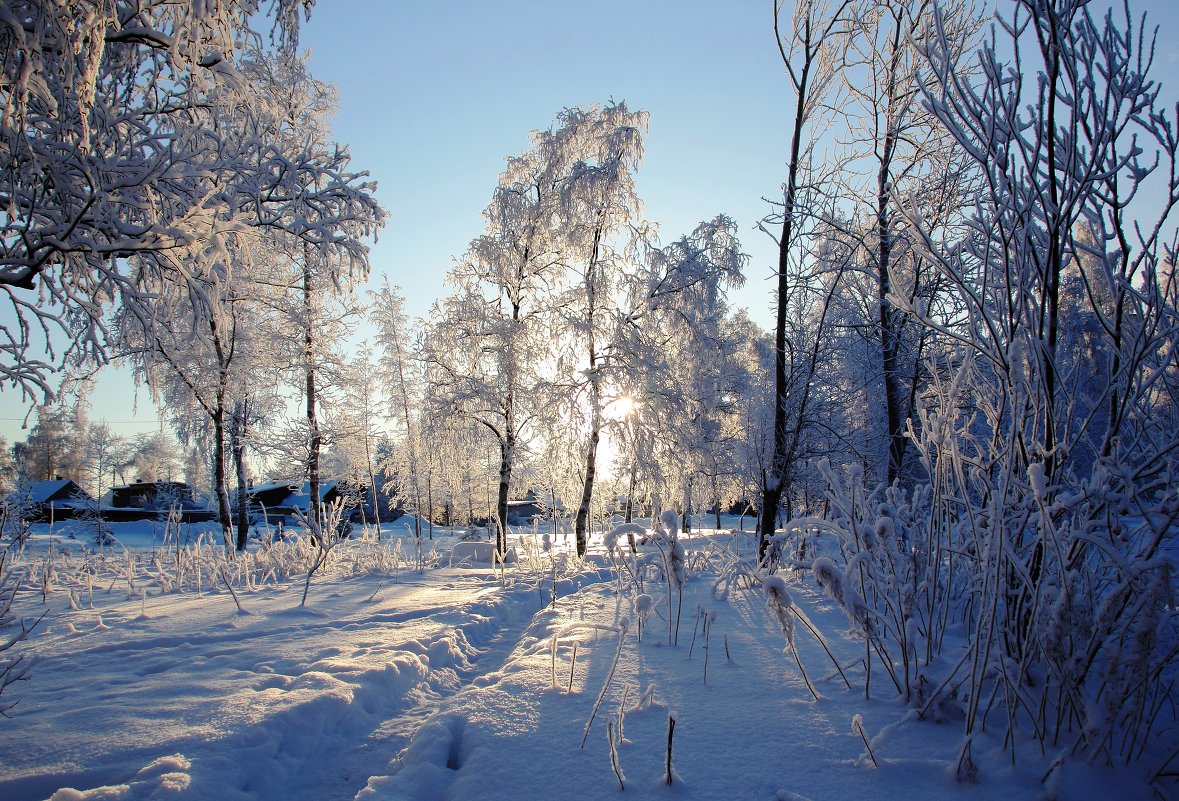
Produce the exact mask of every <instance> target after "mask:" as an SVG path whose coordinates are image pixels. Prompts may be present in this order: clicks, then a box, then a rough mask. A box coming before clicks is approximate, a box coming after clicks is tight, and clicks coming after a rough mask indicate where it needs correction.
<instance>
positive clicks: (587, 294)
mask: <svg viewBox="0 0 1179 801" xmlns="http://www.w3.org/2000/svg"><path fill="white" fill-rule="evenodd" d="M558 124H559V127H558V128H556V131H555V135H556V136H557V137H558V139H559V143H558V144H559V146H560V147H561V148H563V149H565V150H567V151H568V156H567V160H568V163H570V164H571V170H570V172H569V174H568V177H567V179H566V180H565V181H564V186H563V187H562V189H561V196H562V197H561V210H560V215H561V217H560V224H561V225H562V226H563V228H564V237H565V242H564V244H563V258H564V261H565V266H566V269H567V273H566V278H565V285H566V289H565V292H564V293H563V294H564V296H563V297H562V298H561V300H560V308H561V318H562V321H561V326H560V330H561V332H562V337H563V340H564V341H563V342H561V347H562V349H563V352H561V353H560V354H559V355H558V357H557V365H558V370H559V371H560V375H561V379H560V380H561V381H562V382H564V384H565V388H564V397H563V399H562V401H561V405H562V407H563V408H564V414H565V416H566V417H567V419H569V420H570V421H571V422H572V424H573V426H574V430H575V432H576V436H577V437H579V438H580V439H581V441H582V443H583V444H582V445H581V446H580V448H579V450H580V457H581V469H580V473H581V481H580V485H581V488H580V490H581V491H580V493H579V497H578V498H576V509H577V512H576V515H575V519H574V535H575V537H576V542H577V551H578V554H584V553H585V550H586V547H587V545H588V542H589V540H588V536H589V517H590V508H591V504H592V503H593V495H594V481H595V479H596V477H597V470H598V445H599V442H600V440H601V436H602V427H603V425H604V418H603V410H604V408H605V406H606V403H607V402H608V400H609V392H608V387H607V382H608V380H609V370H608V365H609V360H610V351H611V350H612V340H613V339H614V338H615V337H616V336H617V335H618V324H619V318H620V307H621V306H622V304H623V303H624V298H623V295H622V290H623V284H624V282H625V280H626V279H627V277H628V276H629V275H632V274H633V273H635V272H636V271H637V263H638V253H637V250H636V248H637V246H638V244H639V238H638V236H637V233H638V229H639V227H640V226H641V219H642V218H641V214H642V209H641V207H640V206H641V204H640V201H639V198H638V194H637V192H636V189H635V184H634V171H635V169H636V168H637V167H638V164H639V161H640V160H641V159H642V156H643V133H644V131H645V130H646V128H647V113H646V112H644V111H634V112H632V111H630V110H629V109H628V108H627V107H626V104H625V103H611V104H610V105H607V106H605V107H601V108H599V107H596V106H594V107H590V108H589V109H581V108H573V109H567V110H566V111H564V112H563V113H562V114H561V115H560V117H559V118H558Z"/></svg>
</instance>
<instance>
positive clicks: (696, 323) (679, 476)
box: [611, 215, 747, 522]
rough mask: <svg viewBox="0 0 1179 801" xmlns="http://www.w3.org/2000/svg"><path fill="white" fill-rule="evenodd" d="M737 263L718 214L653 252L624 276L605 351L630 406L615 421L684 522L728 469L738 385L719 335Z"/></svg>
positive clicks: (728, 346)
mask: <svg viewBox="0 0 1179 801" xmlns="http://www.w3.org/2000/svg"><path fill="white" fill-rule="evenodd" d="M746 260H747V257H746V256H745V255H744V254H743V253H742V252H741V246H740V243H739V242H738V241H737V236H736V224H735V223H734V222H733V221H732V220H731V219H729V218H728V217H726V216H724V215H719V216H717V217H715V218H713V219H712V220H708V221H706V222H702V223H700V224H699V225H698V226H697V227H696V228H695V230H693V231H692V233H691V234H687V235H685V236H682V237H680V238H679V239H677V240H676V241H674V242H672V243H671V244H669V245H667V246H665V247H653V248H652V249H651V250H650V253H649V255H648V260H647V262H648V263H647V265H646V266H645V269H644V270H643V271H641V272H640V273H638V274H637V275H635V276H633V278H632V280H631V286H630V288H629V300H628V304H629V310H628V311H627V313H626V314H625V315H624V317H623V320H622V326H621V333H620V335H619V337H618V341H617V343H616V344H615V345H614V347H613V350H612V354H611V365H612V371H613V372H615V373H616V374H617V376H616V379H615V383H616V384H617V386H618V389H619V391H621V392H623V393H624V395H623V397H627V398H634V399H638V400H639V403H638V405H637V407H636V409H635V410H634V411H633V412H632V414H633V417H634V418H635V419H633V420H626V421H624V422H625V423H626V424H627V425H629V426H631V427H632V429H633V428H634V427H635V426H636V425H637V426H639V427H641V428H642V429H643V433H644V434H646V435H647V437H648V441H647V443H646V445H645V450H646V453H644V454H643V457H644V461H645V462H647V467H648V469H654V470H655V471H656V472H657V475H655V476H652V478H657V481H656V483H657V484H659V485H661V486H660V487H659V494H660V495H662V497H664V498H666V499H667V500H668V501H669V502H675V503H677V504H678V505H680V507H681V509H682V511H683V514H684V516H685V521H686V522H687V521H688V520H689V519H690V514H691V510H692V508H693V502H694V499H695V498H697V497H701V498H709V500H711V501H712V502H714V503H719V497H718V496H719V483H720V480H721V476H722V475H726V476H727V475H728V474H729V473H731V472H732V471H731V466H730V465H729V458H730V455H731V454H730V449H731V446H732V445H733V441H732V439H731V438H729V437H728V436H727V432H728V429H727V428H726V427H725V425H724V417H725V416H727V415H728V414H730V413H732V412H733V411H734V404H735V402H736V398H735V394H734V393H735V392H737V391H738V390H739V389H740V387H739V386H738V383H739V378H738V372H739V367H738V364H737V363H736V362H735V361H734V360H733V359H732V358H731V357H732V356H733V355H734V353H733V351H734V350H735V344H736V343H734V342H733V341H731V340H728V339H726V337H725V319H726V310H727V306H726V301H725V290H726V289H729V288H732V287H736V286H740V285H741V283H742V282H743V281H744V276H743V275H742V269H743V267H744V265H745V262H746ZM631 445H632V448H633V447H636V446H637V445H638V437H637V436H635V435H632V436H631ZM636 462H637V460H636ZM632 464H634V463H632ZM631 492H633V488H632V490H631ZM710 493H711V496H712V497H710ZM629 494H630V493H628V495H629Z"/></svg>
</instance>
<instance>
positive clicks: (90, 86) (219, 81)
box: [0, 0, 313, 398]
mask: <svg viewBox="0 0 1179 801" xmlns="http://www.w3.org/2000/svg"><path fill="white" fill-rule="evenodd" d="M312 1H313V0H276V2H273V3H270V4H268V5H269V8H270V10H271V12H272V14H273V18H272V19H273V23H274V27H273V29H272V31H271V35H272V39H273V41H274V42H275V43H276V44H277V45H278V46H279V47H280V48H282V49H288V48H294V47H295V46H296V45H297V41H298V30H299V15H300V11H301V10H302V11H304V12H305V11H308V10H309V9H310V6H311V2H312ZM261 5H262V4H261V3H260V2H258V0H223V2H217V3H212V4H209V3H206V4H204V5H203V6H201V13H196V12H195V11H194V7H192V6H190V5H186V4H176V3H170V2H148V3H142V2H140V3H133V2H123V0H117V1H116V2H107V3H85V4H82V6H80V7H75V6H74V5H68V4H61V3H57V2H48V0H17V2H9V3H5V4H3V6H2V7H0V52H3V53H4V54H5V55H4V57H3V59H0V107H2V108H3V112H2V113H0V150H2V151H3V152H4V153H5V159H4V167H3V170H0V203H2V205H3V207H4V209H5V214H4V215H3V219H2V220H0V293H2V294H3V296H4V298H5V300H6V301H7V303H8V305H9V307H10V309H11V312H12V316H11V317H10V318H9V320H8V321H7V322H6V323H5V324H4V325H3V326H0V343H2V345H0V350H2V351H3V357H2V360H0V379H2V380H3V381H4V382H5V383H7V384H9V385H11V386H13V387H16V388H18V389H20V390H21V391H22V393H24V396H25V397H29V398H33V397H36V396H38V395H41V396H49V395H52V393H53V387H52V386H51V384H50V378H51V375H52V374H53V372H54V371H55V370H56V369H60V368H61V367H62V366H64V365H66V364H69V363H73V362H80V361H97V362H99V363H102V362H105V360H106V359H107V342H106V334H107V328H106V322H105V320H104V317H105V315H106V313H107V312H108V311H109V310H110V309H111V308H112V307H113V306H114V305H115V304H116V303H118V302H120V299H122V300H123V301H124V302H128V301H130V302H138V303H142V304H145V305H150V303H151V300H152V295H151V293H150V291H148V290H146V289H145V288H143V287H142V286H141V285H139V284H138V283H137V282H136V280H135V277H134V273H133V272H130V271H129V268H130V267H131V266H132V265H133V263H134V262H136V261H138V260H140V259H143V258H156V262H157V264H158V265H159V266H160V267H161V268H162V269H169V270H170V269H174V267H173V266H172V265H175V264H181V263H183V262H184V260H185V257H186V256H187V255H189V254H192V253H194V252H197V251H200V250H202V249H204V248H205V247H206V246H207V245H208V244H209V243H215V242H219V241H220V240H221V238H222V237H223V236H225V235H226V234H227V233H230V232H233V231H236V230H240V229H241V228H242V227H243V225H245V224H246V223H244V222H243V221H242V220H241V219H240V217H239V216H238V215H236V214H226V213H225V209H226V208H227V207H229V208H234V209H240V208H241V207H242V204H247V205H255V204H256V205H257V206H259V207H262V208H266V209H268V214H271V216H273V215H277V214H281V211H280V210H281V209H282V208H283V207H285V206H287V205H288V199H287V198H286V197H285V196H284V193H282V192H267V191H262V192H259V191H256V188H257V187H259V186H267V185H269V186H270V188H272V189H273V188H275V186H274V184H273V182H272V179H273V177H274V175H275V173H274V172H272V171H270V170H269V167H270V166H273V164H267V163H266V162H265V160H257V159H256V160H254V161H253V162H252V163H251V162H250V161H249V160H241V159H239V160H237V161H236V162H235V163H231V164H227V163H226V161H225V160H224V157H225V153H224V151H223V150H221V149H219V148H216V147H212V148H210V147H209V139H208V138H207V137H200V136H193V135H191V133H190V132H191V131H192V130H193V129H195V128H199V127H201V126H202V125H204V124H206V123H208V122H209V121H210V118H211V115H212V113H213V111H212V109H213V108H214V107H215V106H216V105H217V103H215V102H214V103H211V102H210V100H211V97H212V96H213V95H214V94H220V95H222V96H224V95H226V94H239V93H240V92H241V91H242V90H243V89H244V86H245V83H246V82H245V81H243V80H242V79H241V77H240V75H239V73H238V71H237V68H236V63H237V57H238V55H239V51H240V48H241V47H242V45H243V43H244V42H248V41H256V40H257V39H258V38H259V37H258V36H257V34H255V33H254V32H253V31H251V30H250V28H249V24H250V21H251V20H255V19H261V17H259V16H257V14H258V12H259V11H260V7H261ZM165 254H171V256H172V258H170V259H165V258H162V257H163V256H164V255H165ZM157 257H159V258H157Z"/></svg>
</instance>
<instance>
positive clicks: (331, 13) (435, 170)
mask: <svg viewBox="0 0 1179 801" xmlns="http://www.w3.org/2000/svg"><path fill="white" fill-rule="evenodd" d="M771 25H772V17H771V5H770V4H769V3H768V2H763V0H732V1H731V2H727V3H717V2H694V1H693V2H685V1H684V0H678V1H675V2H673V1H672V0H639V1H638V2H635V0H603V1H601V2H594V3H592V4H582V3H576V4H575V3H566V2H538V1H535V0H506V1H505V2H496V3H488V2H451V3H446V4H441V5H436V4H427V3H414V4H409V3H393V2H385V1H384V0H320V2H318V3H317V4H316V6H315V11H314V13H313V15H312V19H311V21H310V22H309V23H307V25H306V26H305V28H304V31H303V35H302V41H301V44H302V45H303V46H305V47H309V48H310V49H311V51H312V54H313V56H312V60H311V68H312V72H313V74H315V75H316V76H317V77H318V78H320V79H323V80H327V81H330V82H332V83H334V84H336V85H337V86H338V87H339V89H340V111H339V114H338V115H337V117H336V120H335V123H334V125H333V129H334V131H335V134H336V136H337V138H338V139H339V140H340V141H342V142H346V143H348V144H349V146H350V147H351V149H352V155H353V163H354V164H355V165H356V166H357V167H362V168H364V169H367V170H369V171H370V172H371V173H372V175H373V177H374V178H376V179H377V181H378V183H379V185H380V191H379V197H380V200H381V202H382V204H383V205H384V207H385V208H386V209H387V210H388V211H389V213H390V222H389V225H388V227H387V228H386V229H385V231H384V232H383V233H382V235H381V238H380V241H379V242H378V243H377V245H376V246H375V247H374V249H373V258H372V266H373V273H374V277H376V278H378V279H379V278H380V276H382V275H388V276H389V279H390V281H392V282H393V283H396V284H400V285H401V286H402V287H403V289H404V290H405V294H406V295H407V297H408V299H409V309H410V311H411V313H412V314H415V315H420V314H425V313H426V311H427V310H428V308H429V304H430V302H431V301H433V300H434V299H436V298H437V297H439V296H440V295H442V294H444V293H445V287H444V286H443V283H442V277H443V275H444V274H445V272H446V271H447V270H448V269H449V267H450V265H451V264H452V262H453V260H454V258H455V257H457V256H460V255H461V254H462V253H463V251H464V250H465V249H466V245H467V243H468V242H469V241H470V240H471V239H472V238H474V237H475V236H477V235H478V234H479V233H480V232H481V230H482V227H483V220H482V218H481V216H480V212H481V211H482V210H483V208H484V207H485V206H486V205H487V203H488V201H489V200H490V198H491V192H492V189H493V188H494V187H495V184H496V179H497V177H498V175H499V172H500V171H501V169H502V168H503V164H504V158H505V157H506V156H509V155H513V154H516V153H519V152H520V151H522V150H524V149H526V148H527V147H528V144H529V132H530V131H532V130H535V129H538V128H547V127H549V125H550V124H551V123H552V121H553V119H554V117H555V116H556V115H557V113H558V112H559V111H560V110H561V109H562V108H565V107H567V106H574V105H583V106H584V105H588V104H591V103H604V102H607V101H609V100H610V99H611V98H613V99H614V100H625V101H626V102H627V104H628V105H629V106H630V107H631V108H643V109H646V110H647V111H649V112H650V114H651V128H650V132H649V135H648V137H647V140H646V154H647V155H646V159H645V161H644V163H643V165H642V166H641V167H640V169H639V172H638V184H639V191H640V194H641V196H642V197H643V198H644V201H645V203H646V212H647V217H648V219H651V220H653V221H655V222H658V223H660V224H661V233H662V237H663V239H664V240H665V241H670V240H671V239H674V238H676V237H678V236H679V235H680V234H682V233H687V232H689V231H690V230H691V229H692V228H693V227H695V225H696V223H698V222H699V221H701V220H704V219H710V218H711V217H713V216H715V215H716V214H717V213H719V212H725V213H727V214H729V215H730V216H732V217H734V218H735V219H736V220H737V221H738V223H739V224H740V227H741V238H742V242H743V244H744V245H745V249H746V251H747V252H749V253H750V254H751V255H755V256H756V257H757V259H756V261H755V263H754V264H753V265H752V266H751V269H750V271H749V277H750V281H749V284H750V291H747V292H746V293H744V294H743V296H742V301H743V305H749V306H751V307H753V308H752V311H753V312H754V313H755V315H757V316H758V317H759V318H760V319H762V320H763V321H764V322H765V323H766V324H767V325H768V323H769V321H770V319H771V317H770V312H769V298H768V295H767V292H768V291H769V287H768V284H767V283H766V277H767V276H768V275H769V272H770V268H771V266H772V264H773V263H774V262H773V243H772V242H771V241H770V240H769V239H768V237H766V235H765V234H762V233H760V232H757V231H755V230H754V229H753V226H754V224H755V223H756V221H757V220H758V219H760V218H761V217H762V216H764V214H765V213H766V211H767V209H768V207H767V206H766V204H765V203H764V202H762V201H761V197H762V196H763V195H772V194H774V193H776V192H777V191H778V189H777V187H778V185H779V183H780V181H781V173H782V164H783V162H784V158H785V142H786V138H787V135H788V133H789V132H788V130H787V106H788V102H789V100H790V97H789V92H788V89H787V86H786V83H785V81H784V80H782V79H781V77H780V72H781V70H780V65H779V62H778V57H777V52H776V50H775V46H774V37H773V31H772V27H771ZM358 31H380V33H381V35H380V42H379V44H372V43H370V42H365V41H362V40H358V35H357V33H358ZM369 38H373V37H369Z"/></svg>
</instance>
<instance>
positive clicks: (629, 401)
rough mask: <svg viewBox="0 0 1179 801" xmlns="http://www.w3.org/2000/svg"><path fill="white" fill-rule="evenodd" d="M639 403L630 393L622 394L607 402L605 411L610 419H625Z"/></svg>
mask: <svg viewBox="0 0 1179 801" xmlns="http://www.w3.org/2000/svg"><path fill="white" fill-rule="evenodd" d="M638 405H639V403H638V401H636V400H635V399H634V398H632V397H630V396H629V395H622V396H620V397H617V398H615V399H614V400H612V401H610V402H609V403H607V404H606V408H605V409H603V410H602V411H603V413H604V414H605V416H606V417H607V418H608V419H610V420H625V419H626V418H628V417H630V415H631V413H633V412H634V410H635V409H636V408H637V407H638Z"/></svg>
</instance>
